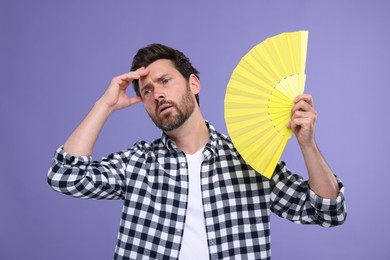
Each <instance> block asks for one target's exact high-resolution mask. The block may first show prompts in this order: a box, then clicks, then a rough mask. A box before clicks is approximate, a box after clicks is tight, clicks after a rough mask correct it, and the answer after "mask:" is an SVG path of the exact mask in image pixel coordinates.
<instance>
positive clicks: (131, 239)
mask: <svg viewBox="0 0 390 260" xmlns="http://www.w3.org/2000/svg"><path fill="white" fill-rule="evenodd" d="M131 83H133V85H134V88H135V92H136V93H137V96H135V97H129V96H128V95H127V94H126V89H127V87H128V86H129V84H131ZM199 91H200V81H199V78H198V71H197V70H196V69H195V68H194V67H193V66H192V65H191V63H190V61H189V59H188V58H187V57H185V56H184V55H183V53H181V52H179V51H177V50H175V49H172V48H170V47H167V46H164V45H160V44H153V45H150V46H148V47H145V48H143V49H140V50H139V51H138V53H137V54H136V55H135V57H134V61H133V65H132V69H131V71H130V72H128V73H125V74H123V75H120V76H118V77H115V78H114V79H113V80H112V81H111V83H110V85H109V86H108V88H107V90H106V92H105V93H104V95H103V96H102V97H101V98H100V99H99V100H98V101H97V102H96V103H95V105H94V107H93V108H92V109H91V111H90V113H89V114H88V115H87V117H86V118H85V119H84V120H83V121H82V123H81V124H80V125H79V126H78V127H77V128H76V130H75V131H74V132H73V133H72V134H71V136H70V137H69V139H68V140H67V141H66V142H65V144H64V145H63V146H61V147H60V148H59V149H58V150H57V153H56V155H55V158H54V163H53V165H52V167H51V169H50V171H49V175H48V183H49V184H50V185H51V187H52V188H53V189H54V190H56V191H59V192H62V193H65V194H68V195H72V196H74V197H80V198H92V199H123V200H124V207H123V213H122V219H121V225H120V230H119V235H118V242H117V246H116V249H115V256H114V258H115V259H149V258H150V259H230V258H236V259H270V254H271V253H270V230H269V221H270V211H272V212H274V213H276V214H277V215H279V216H281V217H284V218H287V219H289V220H291V221H293V222H296V223H304V224H313V223H315V224H318V225H321V226H326V227H328V226H335V225H340V224H342V223H343V222H344V220H345V217H346V211H345V206H344V198H343V186H342V184H341V182H340V181H339V180H338V179H337V178H336V177H335V176H334V174H333V173H332V171H331V169H330V168H329V166H328V165H327V163H326V162H325V160H324V158H323V157H322V155H321V154H320V152H319V150H318V148H317V146H316V143H315V141H314V126H315V121H316V117H317V115H316V114H317V113H316V111H315V109H314V107H313V102H312V97H311V96H310V95H307V94H304V95H300V96H298V97H297V98H296V100H295V106H294V107H293V109H292V119H291V122H290V124H289V126H290V127H291V128H292V130H293V131H294V133H295V135H296V137H297V140H298V142H299V145H300V148H301V150H302V154H303V156H304V159H305V162H306V165H307V170H308V174H309V180H308V181H304V180H303V179H302V178H301V177H300V176H298V175H295V174H292V173H291V172H290V171H289V170H288V169H287V167H286V165H285V164H284V163H283V162H280V163H279V164H278V165H277V166H276V169H275V173H274V175H273V177H272V179H271V180H268V179H266V178H264V177H262V176H261V175H260V174H259V173H257V172H255V171H254V170H253V169H252V168H251V167H250V166H249V165H247V164H246V163H245V161H244V160H243V159H242V157H241V156H240V154H239V153H238V152H237V151H236V150H235V148H234V146H233V144H232V142H231V140H230V139H229V138H228V137H227V136H225V135H223V134H220V133H219V132H217V131H216V130H215V128H214V127H213V126H212V125H211V124H210V123H208V122H207V121H205V120H204V118H203V116H202V113H201V111H200V109H199V104H198V102H197V101H198V93H199ZM139 102H143V104H144V106H145V109H146V111H147V113H148V114H149V116H150V118H151V119H152V120H153V122H154V123H155V124H156V126H157V127H159V128H160V129H162V131H163V135H162V137H161V138H160V139H157V140H155V141H154V142H152V143H146V142H144V141H141V142H138V143H136V144H135V145H133V146H132V147H130V148H129V149H127V150H125V151H121V152H118V153H114V154H111V155H110V156H108V157H106V158H103V159H102V160H101V161H92V160H91V157H90V156H91V154H92V151H93V147H94V143H95V141H96V139H97V137H98V135H99V132H100V130H101V129H102V127H103V125H104V123H105V122H106V120H107V118H108V117H109V116H110V115H111V113H112V112H114V111H116V110H118V109H123V108H126V107H130V106H132V105H134V104H136V103H139Z"/></svg>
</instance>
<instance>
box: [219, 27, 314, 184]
mask: <svg viewBox="0 0 390 260" xmlns="http://www.w3.org/2000/svg"><path fill="white" fill-rule="evenodd" d="M307 41H308V31H298V32H286V33H282V34H279V35H276V36H274V37H271V38H268V39H266V40H265V41H263V42H261V43H260V44H258V45H256V46H255V47H253V48H252V49H251V50H250V51H249V52H248V53H247V54H246V55H245V56H244V57H243V58H242V59H241V61H240V62H239V64H238V65H237V67H236V68H235V69H234V71H233V73H232V75H231V77H230V81H229V83H228V86H227V89H226V95H225V121H226V126H227V130H228V133H229V135H230V137H231V139H232V141H233V143H234V146H235V147H236V149H237V151H238V152H239V153H240V154H241V156H242V157H243V158H244V160H245V161H246V162H247V163H248V164H249V165H250V166H251V167H252V168H253V169H255V170H256V171H257V172H259V173H260V174H262V175H263V176H265V177H267V178H271V177H272V174H273V172H274V170H275V167H276V164H277V163H278V161H279V159H280V157H281V155H282V152H283V150H284V148H285V146H286V143H287V141H288V139H290V138H291V136H292V131H291V129H289V128H288V127H287V123H288V122H289V121H290V118H291V109H292V107H293V106H294V101H293V100H294V98H295V97H296V96H298V95H299V94H302V93H303V91H304V87H305V80H306V75H305V65H306V50H307Z"/></svg>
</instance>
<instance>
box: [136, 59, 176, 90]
mask: <svg viewBox="0 0 390 260" xmlns="http://www.w3.org/2000/svg"><path fill="white" fill-rule="evenodd" d="M146 68H147V69H149V73H148V74H147V75H146V76H144V77H141V79H140V83H141V85H144V84H146V83H148V82H149V81H157V80H159V79H161V78H162V77H164V76H166V75H171V74H173V73H176V72H177V69H176V67H175V66H174V65H173V63H172V61H171V60H168V59H160V60H156V61H154V62H152V63H151V64H149V65H148V66H147V67H146Z"/></svg>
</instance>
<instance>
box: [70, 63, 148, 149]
mask: <svg viewBox="0 0 390 260" xmlns="http://www.w3.org/2000/svg"><path fill="white" fill-rule="evenodd" d="M148 73H149V70H148V69H145V68H139V69H138V70H136V71H131V72H128V73H125V74H122V75H120V76H117V77H115V78H113V79H112V80H111V83H110V85H109V86H108V88H107V90H106V92H105V93H104V95H103V96H102V97H101V98H100V99H99V100H98V101H97V102H96V103H95V105H94V106H93V108H92V109H91V111H90V112H89V113H88V115H87V116H86V117H85V118H84V120H83V121H82V122H81V124H80V125H79V126H78V127H77V128H76V129H75V130H74V131H73V133H72V134H71V135H70V136H69V138H68V140H67V141H66V142H65V144H64V151H65V152H67V153H69V154H71V155H73V156H82V155H91V154H92V152H93V148H94V146H95V142H96V139H97V138H98V136H99V133H100V131H101V129H102V128H103V125H104V123H105V122H106V120H107V119H108V117H109V116H110V115H111V113H112V112H113V111H115V110H118V109H122V108H125V107H129V106H131V105H133V104H136V103H139V102H141V101H142V100H141V98H140V97H138V96H134V97H129V96H128V95H127V93H126V89H127V88H128V86H129V85H130V84H131V83H132V82H133V80H137V79H139V78H140V77H143V76H146V75H147V74H148Z"/></svg>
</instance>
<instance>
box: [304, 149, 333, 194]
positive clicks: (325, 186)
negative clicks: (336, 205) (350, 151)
mask: <svg viewBox="0 0 390 260" xmlns="http://www.w3.org/2000/svg"><path fill="white" fill-rule="evenodd" d="M301 150H302V154H303V157H304V159H305V163H306V167H307V171H308V174H309V184H310V188H311V189H312V190H313V191H314V193H316V194H317V195H319V196H321V197H323V198H328V199H335V198H337V196H338V194H339V191H340V189H339V185H338V183H337V180H336V177H335V176H334V174H333V172H332V170H331V169H330V167H329V165H328V163H327V162H326V161H325V158H324V157H323V156H322V154H321V152H320V151H319V149H318V147H317V146H316V145H313V146H309V147H305V148H301Z"/></svg>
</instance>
